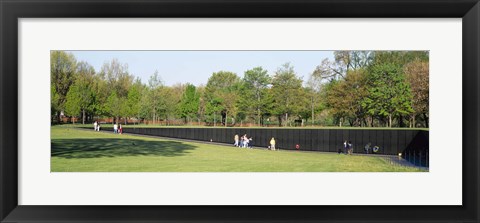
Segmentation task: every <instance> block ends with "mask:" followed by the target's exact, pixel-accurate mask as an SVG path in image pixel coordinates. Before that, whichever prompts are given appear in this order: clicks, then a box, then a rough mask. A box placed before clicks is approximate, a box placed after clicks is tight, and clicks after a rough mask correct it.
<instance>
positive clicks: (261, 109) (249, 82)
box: [240, 67, 271, 125]
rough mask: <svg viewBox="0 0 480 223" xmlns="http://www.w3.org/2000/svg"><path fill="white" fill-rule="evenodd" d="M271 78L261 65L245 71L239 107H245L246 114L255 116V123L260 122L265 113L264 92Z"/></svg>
mask: <svg viewBox="0 0 480 223" xmlns="http://www.w3.org/2000/svg"><path fill="white" fill-rule="evenodd" d="M270 82H271V78H270V76H269V75H268V71H267V70H264V69H263V68H262V67H255V68H253V69H251V70H247V71H245V75H244V77H243V82H242V83H243V85H242V86H241V92H242V93H241V97H240V105H241V106H240V107H241V108H243V107H245V108H246V110H247V114H250V115H251V116H256V123H258V124H259V125H261V124H262V119H263V116H262V114H263V113H265V110H266V108H265V107H266V106H265V94H266V90H267V87H268V85H269V84H270Z"/></svg>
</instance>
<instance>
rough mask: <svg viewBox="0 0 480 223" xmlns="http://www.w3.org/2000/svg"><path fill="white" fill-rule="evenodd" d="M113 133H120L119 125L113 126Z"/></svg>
mask: <svg viewBox="0 0 480 223" xmlns="http://www.w3.org/2000/svg"><path fill="white" fill-rule="evenodd" d="M113 133H118V125H117V123H115V124H114V125H113Z"/></svg>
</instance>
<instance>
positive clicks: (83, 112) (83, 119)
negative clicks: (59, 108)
mask: <svg viewBox="0 0 480 223" xmlns="http://www.w3.org/2000/svg"><path fill="white" fill-rule="evenodd" d="M82 124H83V125H85V109H83V110H82Z"/></svg>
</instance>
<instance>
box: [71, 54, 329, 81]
mask: <svg viewBox="0 0 480 223" xmlns="http://www.w3.org/2000/svg"><path fill="white" fill-rule="evenodd" d="M67 52H70V53H72V54H73V55H74V56H75V58H76V59H77V61H78V62H80V61H84V62H87V63H89V64H90V65H92V66H93V67H94V68H95V71H97V72H98V71H100V69H101V67H102V65H103V64H104V63H108V62H110V61H111V60H112V59H114V58H116V59H118V61H119V62H120V63H122V64H128V71H129V73H130V74H131V75H133V76H135V77H140V79H141V80H142V82H143V83H148V79H149V77H150V76H151V75H152V74H153V73H154V72H155V71H156V70H157V71H158V74H159V75H160V77H161V78H162V81H163V82H164V84H165V85H167V86H172V85H174V84H177V83H183V84H185V83H191V84H194V85H197V86H198V85H200V84H206V83H207V81H208V78H209V77H210V76H211V75H212V74H213V73H214V72H218V71H231V72H234V73H236V74H237V75H238V76H239V77H241V78H243V74H244V72H245V71H246V70H249V69H252V68H254V67H257V66H261V67H263V68H264V69H266V70H268V74H269V75H273V74H274V73H275V71H276V70H277V69H278V67H280V66H281V65H282V64H284V63H287V62H290V64H291V65H292V66H293V67H294V70H295V72H296V73H297V76H299V77H303V80H304V82H306V81H307V80H308V78H309V76H310V74H311V73H312V72H313V70H314V69H315V67H316V66H318V65H319V64H320V62H321V61H322V60H323V59H325V58H330V59H333V51H67Z"/></svg>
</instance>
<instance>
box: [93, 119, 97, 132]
mask: <svg viewBox="0 0 480 223" xmlns="http://www.w3.org/2000/svg"><path fill="white" fill-rule="evenodd" d="M97 126H98V123H97V121H95V122H94V123H93V131H97Z"/></svg>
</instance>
